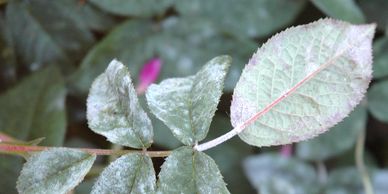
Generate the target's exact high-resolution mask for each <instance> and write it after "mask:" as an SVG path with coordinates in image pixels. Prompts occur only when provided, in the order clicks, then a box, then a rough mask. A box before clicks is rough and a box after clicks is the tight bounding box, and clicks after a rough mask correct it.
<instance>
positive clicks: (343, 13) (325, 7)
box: [312, 0, 365, 23]
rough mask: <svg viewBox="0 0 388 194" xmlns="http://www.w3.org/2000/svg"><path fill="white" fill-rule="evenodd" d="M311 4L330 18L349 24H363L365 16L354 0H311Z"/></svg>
mask: <svg viewBox="0 0 388 194" xmlns="http://www.w3.org/2000/svg"><path fill="white" fill-rule="evenodd" d="M312 2H313V3H314V5H315V6H317V7H318V8H319V9H320V10H322V12H324V13H325V14H327V15H328V16H330V17H333V18H337V19H341V20H345V21H348V22H351V23H363V22H365V16H364V15H363V13H362V11H361V9H360V8H359V7H358V6H357V4H356V3H355V2H354V0H341V1H337V0H312Z"/></svg>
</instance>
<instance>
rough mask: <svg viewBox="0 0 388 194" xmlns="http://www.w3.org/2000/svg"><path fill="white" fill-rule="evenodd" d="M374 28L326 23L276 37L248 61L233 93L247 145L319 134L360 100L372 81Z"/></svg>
mask: <svg viewBox="0 0 388 194" xmlns="http://www.w3.org/2000/svg"><path fill="white" fill-rule="evenodd" d="M374 30H375V25H374V24H371V25H350V24H348V23H345V22H341V21H336V20H332V19H323V20H319V21H317V22H313V23H311V24H307V25H301V26H297V27H293V28H290V29H287V30H285V31H283V32H281V33H279V34H277V35H275V36H274V37H272V38H271V39H270V40H269V41H268V42H267V43H266V44H265V45H264V46H262V47H261V48H260V49H259V50H258V51H257V52H256V53H255V54H254V55H253V57H252V58H251V59H250V61H249V63H248V65H247V66H246V67H245V69H244V71H243V73H242V75H241V77H240V80H239V82H238V83H237V86H236V88H235V90H234V94H233V101H232V106H231V120H232V125H233V126H234V127H235V128H236V130H240V131H241V130H243V131H242V132H241V133H240V134H239V136H240V138H241V139H242V140H244V141H245V142H247V143H248V144H251V145H255V146H271V145H281V144H289V143H292V142H298V141H302V140H306V139H309V138H312V137H314V136H317V135H318V134H320V133H323V132H325V131H327V130H328V129H329V128H330V127H332V126H334V125H335V124H337V123H338V122H340V121H341V120H342V119H343V118H344V117H346V116H347V115H348V114H349V113H350V112H351V111H352V109H353V108H354V107H355V106H356V105H357V104H358V103H359V102H360V101H361V99H362V98H363V96H364V93H365V92H366V89H367V88H368V85H369V82H370V80H371V77H372V75H371V74H372V67H371V64H372V48H371V47H372V46H371V43H372V38H373V35H374Z"/></svg>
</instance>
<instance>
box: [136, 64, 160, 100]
mask: <svg viewBox="0 0 388 194" xmlns="http://www.w3.org/2000/svg"><path fill="white" fill-rule="evenodd" d="M161 67H162V60H161V59H160V58H157V57H156V58H153V59H151V60H149V61H148V62H147V63H145V64H144V65H143V67H142V68H141V70H140V74H139V84H138V85H137V86H136V92H137V93H138V94H143V93H144V92H145V91H146V90H147V88H148V86H149V85H151V84H152V83H154V82H155V81H156V80H157V79H158V76H159V74H160V69H161Z"/></svg>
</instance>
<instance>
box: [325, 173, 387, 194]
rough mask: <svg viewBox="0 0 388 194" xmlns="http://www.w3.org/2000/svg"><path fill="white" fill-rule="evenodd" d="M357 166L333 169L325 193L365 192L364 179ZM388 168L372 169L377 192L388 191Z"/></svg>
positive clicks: (376, 193)
mask: <svg viewBox="0 0 388 194" xmlns="http://www.w3.org/2000/svg"><path fill="white" fill-rule="evenodd" d="M358 173H359V172H358V171H357V169H356V168H352V167H347V168H339V169H336V170H334V171H332V172H331V173H330V174H329V177H328V182H327V186H326V189H325V193H327V194H335V193H343V194H362V193H364V191H363V189H362V180H361V177H359V175H358ZM387 178H388V171H387V170H380V171H376V170H372V171H371V179H372V184H373V187H374V188H375V194H384V193H386V192H387V189H388V187H387V184H386V182H387Z"/></svg>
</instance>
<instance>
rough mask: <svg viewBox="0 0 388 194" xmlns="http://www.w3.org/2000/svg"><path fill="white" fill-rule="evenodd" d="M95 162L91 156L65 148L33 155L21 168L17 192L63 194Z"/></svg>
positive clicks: (80, 178)
mask: <svg viewBox="0 0 388 194" xmlns="http://www.w3.org/2000/svg"><path fill="white" fill-rule="evenodd" d="M95 159H96V156H95V155H91V154H88V153H85V152H82V151H75V150H69V149H65V148H54V149H50V150H47V151H43V152H40V153H37V154H34V155H32V156H31V157H30V158H29V159H28V160H27V162H26V163H25V164H24V166H23V170H22V172H21V174H20V176H19V179H18V182H17V189H18V191H19V193H31V194H32V193H37V194H38V193H47V194H49V193H53V194H54V193H63V194H65V193H67V192H68V191H70V190H71V189H73V188H74V187H75V186H76V185H77V184H78V183H79V182H81V181H82V179H83V178H84V176H85V175H86V173H87V172H88V171H89V169H90V168H91V167H92V165H93V162H94V160H95ZM42 164H44V165H42Z"/></svg>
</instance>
